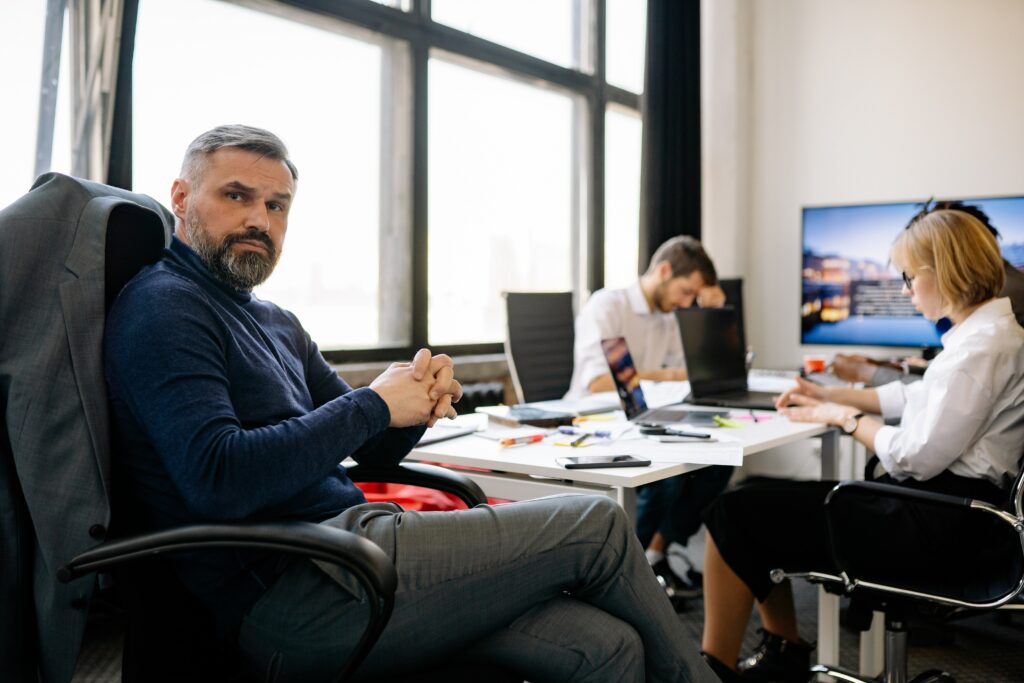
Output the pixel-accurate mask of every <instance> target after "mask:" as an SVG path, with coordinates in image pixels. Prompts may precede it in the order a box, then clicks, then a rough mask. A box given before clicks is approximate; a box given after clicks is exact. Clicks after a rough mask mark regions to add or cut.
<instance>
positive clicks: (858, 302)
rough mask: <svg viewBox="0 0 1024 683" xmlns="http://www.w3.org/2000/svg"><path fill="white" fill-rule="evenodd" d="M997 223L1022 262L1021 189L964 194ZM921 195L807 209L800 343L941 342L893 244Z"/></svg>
mask: <svg viewBox="0 0 1024 683" xmlns="http://www.w3.org/2000/svg"><path fill="white" fill-rule="evenodd" d="M960 201H962V202H964V203H965V204H971V205H974V206H977V207H978V208H980V209H981V210H982V211H984V212H985V213H986V214H987V215H988V217H989V219H990V222H991V223H992V225H993V226H995V228H996V229H997V230H998V231H999V233H1000V239H999V248H1000V250H1001V251H1002V254H1003V258H1005V259H1006V260H1007V261H1009V262H1010V263H1011V264H1012V265H1013V266H1014V267H1015V268H1018V269H1020V270H1024V197H988V198H981V199H961V200H960ZM920 208H921V203H920V202H902V203H892V204H859V205H849V206H820V207H805V208H804V209H803V264H802V269H803V283H802V288H801V289H802V296H801V305H800V341H801V343H803V344H857V345H865V346H910V347H915V346H916V347H935V346H940V345H941V342H940V340H939V338H940V334H939V331H938V330H937V329H936V326H935V324H934V323H932V322H930V321H928V320H926V319H925V318H924V317H923V316H921V315H920V314H919V313H917V311H915V310H914V306H913V304H912V303H911V302H910V297H907V296H904V295H903V294H902V293H901V290H902V288H903V280H902V278H901V277H900V273H899V272H898V271H897V270H896V269H895V268H894V267H892V266H891V265H890V264H889V247H890V246H892V242H893V240H894V239H895V238H896V236H897V235H898V234H899V232H900V231H901V230H903V228H904V227H906V225H907V223H908V222H909V221H910V219H911V218H912V217H913V216H914V214H915V213H917V212H918V210H919V209H920Z"/></svg>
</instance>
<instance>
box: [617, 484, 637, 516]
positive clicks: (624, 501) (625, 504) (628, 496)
mask: <svg viewBox="0 0 1024 683" xmlns="http://www.w3.org/2000/svg"><path fill="white" fill-rule="evenodd" d="M615 502H617V503H618V504H619V506H620V507H621V508H622V509H623V510H625V511H626V516H627V517H629V521H630V522H632V523H633V524H634V525H635V524H636V489H635V488H632V487H629V486H617V487H615Z"/></svg>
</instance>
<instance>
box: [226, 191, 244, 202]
mask: <svg viewBox="0 0 1024 683" xmlns="http://www.w3.org/2000/svg"><path fill="white" fill-rule="evenodd" d="M225 196H226V197H227V198H228V199H230V200H232V201H238V200H240V199H241V198H242V194H241V193H240V192H228V193H226V194H225Z"/></svg>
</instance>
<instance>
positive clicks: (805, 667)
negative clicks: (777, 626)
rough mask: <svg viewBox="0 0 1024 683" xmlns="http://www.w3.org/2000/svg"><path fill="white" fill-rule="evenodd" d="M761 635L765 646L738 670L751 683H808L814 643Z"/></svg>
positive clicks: (770, 634)
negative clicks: (793, 641) (795, 641)
mask: <svg viewBox="0 0 1024 683" xmlns="http://www.w3.org/2000/svg"><path fill="white" fill-rule="evenodd" d="M758 630H759V631H760V632H761V644H760V645H758V646H757V648H756V649H755V650H754V652H753V653H752V654H751V655H750V656H749V657H747V658H746V659H741V660H740V661H739V662H738V663H737V665H736V669H737V671H739V672H740V678H741V680H743V681H744V683H747V682H748V681H749V682H751V683H807V681H808V679H809V678H810V668H811V652H813V651H814V643H805V642H801V643H792V642H790V641H788V640H786V639H785V638H782V637H781V636H777V635H775V634H774V633H769V632H768V631H765V630H764V629H758Z"/></svg>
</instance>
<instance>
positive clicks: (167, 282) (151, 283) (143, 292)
mask: <svg viewBox="0 0 1024 683" xmlns="http://www.w3.org/2000/svg"><path fill="white" fill-rule="evenodd" d="M181 296H186V297H189V298H191V297H195V296H202V288H201V287H200V286H199V285H198V284H197V283H195V282H193V281H192V280H190V279H189V278H187V277H185V276H184V275H182V274H180V273H177V272H175V271H174V270H172V269H171V268H170V267H168V264H167V263H166V261H164V260H160V261H157V262H156V263H154V264H152V265H149V266H146V267H145V268H143V269H142V270H140V271H139V272H138V273H137V274H136V275H135V277H133V278H132V279H131V280H129V281H128V284H126V285H125V286H124V289H122V290H121V292H120V294H118V295H117V299H116V301H115V302H114V307H115V308H117V307H121V306H125V305H130V304H141V305H148V306H152V304H154V303H155V302H157V301H162V300H166V299H174V298H177V297H181Z"/></svg>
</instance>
